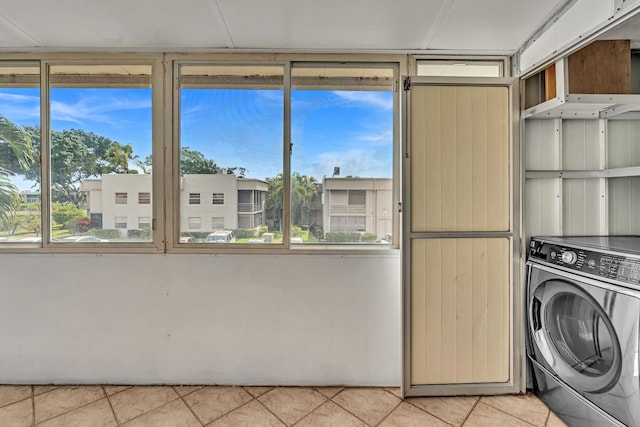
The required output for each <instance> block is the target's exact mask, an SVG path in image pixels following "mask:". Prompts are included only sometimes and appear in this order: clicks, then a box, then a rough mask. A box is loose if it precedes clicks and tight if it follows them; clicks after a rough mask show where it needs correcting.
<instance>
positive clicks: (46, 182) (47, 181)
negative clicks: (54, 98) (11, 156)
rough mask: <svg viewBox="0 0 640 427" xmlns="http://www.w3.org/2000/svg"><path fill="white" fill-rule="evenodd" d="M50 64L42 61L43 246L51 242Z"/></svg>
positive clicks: (41, 184)
mask: <svg viewBox="0 0 640 427" xmlns="http://www.w3.org/2000/svg"><path fill="white" fill-rule="evenodd" d="M49 112H50V102H49V64H48V62H46V61H41V63H40V174H41V175H40V204H41V206H40V224H41V225H40V227H41V230H40V236H41V238H42V245H43V247H47V246H49V244H50V242H51V143H50V139H51V120H50V115H49Z"/></svg>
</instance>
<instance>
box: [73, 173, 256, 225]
mask: <svg viewBox="0 0 640 427" xmlns="http://www.w3.org/2000/svg"><path fill="white" fill-rule="evenodd" d="M151 189H152V176H151V175H149V174H131V175H104V176H103V177H102V178H101V179H88V180H85V181H84V182H83V183H82V185H81V190H82V191H84V192H85V193H86V195H87V197H86V202H85V207H86V209H87V216H88V217H89V218H90V219H91V221H92V222H93V224H94V225H95V227H97V228H105V229H119V230H121V234H122V235H123V236H126V234H127V230H133V229H144V228H147V227H150V226H151V220H152V209H151V207H152V204H151V197H152V192H151ZM267 190H268V185H267V183H266V182H264V181H260V180H256V179H238V178H236V176H235V175H231V174H201V175H184V176H183V177H182V178H180V232H181V233H182V232H207V231H213V230H219V229H237V228H254V227H259V226H261V225H263V224H264V205H265V200H266V193H267Z"/></svg>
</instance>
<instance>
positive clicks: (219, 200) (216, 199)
mask: <svg viewBox="0 0 640 427" xmlns="http://www.w3.org/2000/svg"><path fill="white" fill-rule="evenodd" d="M211 202H212V203H213V204H214V205H224V193H213V196H212V200H211Z"/></svg>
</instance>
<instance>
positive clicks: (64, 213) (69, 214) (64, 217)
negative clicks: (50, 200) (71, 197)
mask: <svg viewBox="0 0 640 427" xmlns="http://www.w3.org/2000/svg"><path fill="white" fill-rule="evenodd" d="M86 216H87V215H86V213H85V212H84V211H83V210H80V209H78V208H77V207H75V205H57V206H54V208H53V209H52V211H51V218H53V220H54V221H55V222H57V223H58V224H62V225H63V226H64V227H65V228H67V229H69V228H68V227H69V226H71V227H72V228H73V226H75V223H76V221H78V220H80V219H82V218H86ZM71 221H73V223H72V222H71Z"/></svg>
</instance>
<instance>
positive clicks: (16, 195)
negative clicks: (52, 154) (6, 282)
mask: <svg viewBox="0 0 640 427" xmlns="http://www.w3.org/2000/svg"><path fill="white" fill-rule="evenodd" d="M39 80H40V66H39V64H38V63H34V64H33V65H28V64H24V63H22V64H13V63H11V62H0V100H2V102H0V126H1V127H2V129H3V131H6V132H7V133H10V134H12V135H13V136H14V137H15V138H14V139H13V140H12V143H9V141H7V139H5V138H4V137H2V136H0V247H7V246H11V245H12V244H14V243H27V242H40V241H41V240H42V238H41V231H42V221H41V215H40V204H41V199H40V182H41V181H40V166H39V163H38V159H39V158H40V107H39V105H40V89H39V84H38V82H39ZM3 135H4V133H3Z"/></svg>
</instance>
